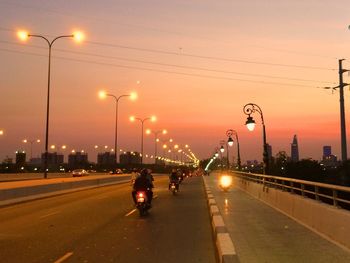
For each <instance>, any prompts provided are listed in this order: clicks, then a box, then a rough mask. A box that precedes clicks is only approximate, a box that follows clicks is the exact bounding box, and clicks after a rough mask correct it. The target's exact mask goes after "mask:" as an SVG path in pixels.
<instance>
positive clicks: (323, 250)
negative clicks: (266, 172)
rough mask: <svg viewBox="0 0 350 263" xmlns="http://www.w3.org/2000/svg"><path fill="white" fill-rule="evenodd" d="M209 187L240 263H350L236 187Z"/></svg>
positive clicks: (347, 256)
mask: <svg viewBox="0 0 350 263" xmlns="http://www.w3.org/2000/svg"><path fill="white" fill-rule="evenodd" d="M217 178H218V177H217V176H215V175H214V174H213V176H210V177H209V178H207V179H209V181H208V183H209V186H210V188H211V191H212V193H213V195H214V197H215V200H216V203H217V205H218V206H219V209H220V211H221V214H222V216H223V218H224V221H225V224H226V227H227V228H228V230H229V232H230V235H231V238H232V241H233V243H234V245H235V248H236V251H237V254H238V256H239V258H240V260H241V262H243V263H244V262H306V261H307V262H350V254H349V253H348V252H347V251H345V250H343V249H342V248H340V247H338V246H336V245H335V244H333V243H331V242H329V241H328V240H326V239H323V238H322V237H320V236H319V235H317V234H316V233H314V232H312V231H311V230H309V229H307V228H306V227H304V226H302V225H300V224H298V223H297V222H296V221H294V220H293V219H291V218H289V217H287V216H286V215H284V214H282V213H280V212H278V211H277V210H275V209H273V208H272V207H270V206H268V205H266V204H264V203H263V202H261V201H259V200H257V199H255V198H254V197H252V196H250V195H248V194H247V193H245V192H244V191H241V190H239V189H238V188H236V187H234V186H233V187H232V188H231V189H230V190H229V191H228V192H223V191H222V190H221V189H220V188H219V187H218V180H217Z"/></svg>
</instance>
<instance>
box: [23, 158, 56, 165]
mask: <svg viewBox="0 0 350 263" xmlns="http://www.w3.org/2000/svg"><path fill="white" fill-rule="evenodd" d="M62 162H63V161H62ZM41 163H42V161H41V158H37V157H36V158H31V159H30V160H29V164H30V165H40V164H41Z"/></svg>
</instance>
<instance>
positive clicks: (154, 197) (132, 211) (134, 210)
mask: <svg viewBox="0 0 350 263" xmlns="http://www.w3.org/2000/svg"><path fill="white" fill-rule="evenodd" d="M157 197H158V195H155V196H153V199H156V198H157ZM135 212H136V208H135V209H133V210H131V211H130V212H129V213H127V214H126V215H125V216H129V215H131V214H133V213H135Z"/></svg>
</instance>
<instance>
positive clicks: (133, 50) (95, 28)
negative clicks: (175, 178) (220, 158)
mask: <svg viewBox="0 0 350 263" xmlns="http://www.w3.org/2000/svg"><path fill="white" fill-rule="evenodd" d="M349 14H350V1H349V0H337V1H330V0H329V1H326V0H324V1H320V0H288V1H287V0H266V1H262V0H260V1H258V0H254V1H253V0H244V1H243V0H241V1H235V0H220V1H213V0H211V1H209V0H201V1H199V0H182V1H179V0H173V1H165V0H147V1H142V0H139V1H136V0H124V1H120V0H100V1H92V0H71V1H63V0H55V1H53V0H31V1H24V0H22V1H20V0H0V90H1V93H0V94H1V95H0V129H3V130H4V135H2V136H0V160H3V159H4V158H5V157H6V156H7V155H8V156H10V157H13V156H14V152H15V151H16V150H18V149H25V150H27V151H29V147H28V145H24V144H23V143H22V140H23V139H24V138H27V139H37V138H39V139H41V141H42V142H41V143H40V144H38V145H34V148H33V153H34V155H38V154H39V152H41V151H44V138H45V118H46V96H47V93H46V92H47V61H48V59H47V54H48V48H47V44H46V43H45V42H44V41H43V40H42V39H38V38H30V39H28V41H27V42H25V43H23V42H21V41H19V40H18V39H17V37H16V31H17V30H19V29H25V30H28V31H29V32H30V33H33V34H41V35H45V36H47V37H48V38H50V39H52V38H54V37H56V36H59V35H66V34H71V33H72V32H73V31H74V30H77V29H78V30H81V31H83V32H84V33H85V35H86V39H85V41H84V42H82V43H81V44H77V43H75V42H74V41H72V40H71V39H60V40H58V41H57V42H56V43H55V44H54V46H53V51H52V52H53V53H52V56H53V59H52V79H51V80H52V83H51V111H50V114H51V115H50V139H49V144H55V145H62V144H66V145H67V147H68V149H67V150H66V151H67V152H68V151H69V150H71V149H75V150H81V149H84V150H86V151H88V152H89V155H93V156H91V158H90V159H92V160H94V159H95V155H96V151H94V150H93V147H94V145H100V146H102V145H109V146H110V147H113V145H114V127H115V122H114V120H115V103H114V101H113V100H112V98H107V99H105V100H100V99H99V98H98V96H97V94H98V91H99V90H101V89H104V90H106V91H107V92H109V93H111V94H114V95H116V96H119V95H122V94H128V93H129V92H131V91H136V92H137V93H138V100H137V101H136V102H131V101H129V100H128V99H125V98H123V99H122V100H121V101H120V105H119V106H120V107H119V146H120V148H122V149H125V150H131V151H139V150H140V124H139V123H131V122H130V121H129V116H131V115H135V116H137V117H141V118H145V117H148V116H150V115H153V114H154V115H156V116H157V118H158V120H157V122H156V123H150V122H148V123H147V124H146V126H145V127H146V128H151V129H157V130H159V129H163V128H166V129H167V130H168V131H169V135H168V136H167V137H165V138H168V137H169V136H170V137H171V138H173V139H174V141H175V142H176V143H178V144H180V145H184V144H189V145H190V146H191V149H192V150H193V152H194V153H195V154H196V155H197V156H198V157H199V158H200V159H202V158H208V157H210V156H211V155H212V154H213V152H214V149H215V148H216V147H219V142H220V140H222V139H225V140H226V139H227V137H226V135H225V132H226V130H227V129H234V130H236V131H237V132H238V135H239V137H240V147H241V157H242V159H243V160H244V161H245V160H252V159H257V160H262V127H261V122H260V116H258V115H254V119H255V120H256V122H257V127H256V129H255V131H254V132H249V131H248V130H247V128H246V127H245V125H244V123H245V121H246V115H244V113H243V106H244V105H245V104H247V103H250V102H253V103H256V104H258V105H259V106H260V107H261V108H262V110H263V113H264V119H265V124H266V132H267V141H268V143H269V144H271V145H272V149H273V155H275V154H276V153H277V152H278V151H280V150H285V151H287V153H288V154H290V144H291V142H292V139H293V135H294V134H297V136H298V140H299V149H300V156H301V158H309V157H311V158H313V159H316V160H319V159H320V158H321V157H322V147H323V146H324V145H331V146H332V151H333V154H335V155H337V156H340V116H339V93H338V91H334V92H333V94H332V92H331V91H330V90H325V89H322V87H325V86H337V85H338V71H337V68H338V59H339V58H345V59H347V58H348V60H346V61H344V68H348V69H350V30H348V25H349V24H350V15H349ZM344 81H345V82H350V77H349V75H348V74H344ZM349 102H350V91H349V88H346V89H345V110H346V122H347V125H348V126H347V133H348V135H349V134H350V126H349V118H350V112H349V110H348V109H349ZM153 140H154V137H152V136H149V137H145V153H150V154H153V143H154V141H153ZM348 142H349V136H348ZM348 148H350V146H349V147H348ZM233 151H234V152H235V151H236V148H235V145H234V148H233ZM348 152H349V151H348Z"/></svg>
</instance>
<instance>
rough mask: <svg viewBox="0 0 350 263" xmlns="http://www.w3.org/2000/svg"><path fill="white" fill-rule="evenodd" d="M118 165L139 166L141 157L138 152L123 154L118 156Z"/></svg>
mask: <svg viewBox="0 0 350 263" xmlns="http://www.w3.org/2000/svg"><path fill="white" fill-rule="evenodd" d="M119 159H120V164H140V163H141V156H140V153H138V152H124V153H122V154H121V155H120V156H119Z"/></svg>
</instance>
